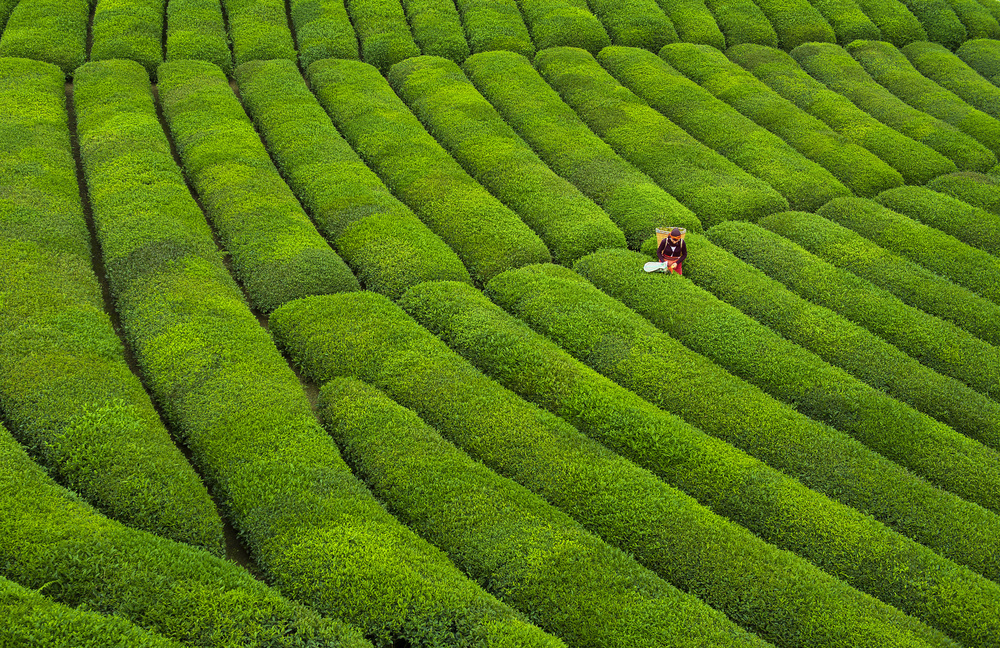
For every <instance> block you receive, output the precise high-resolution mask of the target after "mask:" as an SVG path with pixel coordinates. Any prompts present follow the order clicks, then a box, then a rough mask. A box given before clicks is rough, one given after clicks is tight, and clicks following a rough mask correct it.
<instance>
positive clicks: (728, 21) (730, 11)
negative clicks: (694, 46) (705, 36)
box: [684, 0, 778, 50]
mask: <svg viewBox="0 0 1000 648" xmlns="http://www.w3.org/2000/svg"><path fill="white" fill-rule="evenodd" d="M705 6H706V7H708V9H709V11H711V12H712V14H713V15H714V16H715V21H716V24H718V25H719V29H720V31H722V33H723V34H725V37H726V43H725V44H726V45H728V46H729V47H732V46H733V45H740V44H742V43H757V44H758V45H767V46H768V47H777V46H778V33H777V32H776V31H774V27H773V26H772V25H771V21H770V20H768V19H767V16H765V15H764V12H763V11H761V10H760V7H758V6H757V5H756V4H755V3H754V2H753V1H752V0H705ZM684 42H686V43H687V42H690V43H693V42H695V41H688V40H686V39H685V41H684ZM705 45H712V46H713V47H715V46H716V44H715V43H705ZM719 49H720V50H722V49H725V48H724V47H720V48H719Z"/></svg>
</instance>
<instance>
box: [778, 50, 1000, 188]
mask: <svg viewBox="0 0 1000 648" xmlns="http://www.w3.org/2000/svg"><path fill="white" fill-rule="evenodd" d="M791 54H792V58H794V59H795V60H796V61H797V62H798V64H799V65H800V66H801V67H802V69H803V70H805V71H806V72H808V73H809V74H810V75H811V76H812V77H813V78H815V79H817V80H819V81H820V82H822V83H823V84H824V85H826V86H827V87H828V88H829V89H830V90H833V91H834V92H837V93H838V94H841V95H843V96H845V97H847V98H848V99H850V100H851V102H852V103H854V105H856V106H857V107H858V108H860V109H862V110H864V111H865V112H867V113H868V114H870V115H871V116H872V117H874V118H875V119H877V120H879V121H880V122H882V123H883V124H885V125H886V126H889V127H891V128H893V129H895V130H897V131H899V132H900V133H902V134H903V135H906V136H907V137H910V138H911V139H913V140H915V141H917V142H920V143H921V144H925V145H927V146H929V147H930V148H932V149H934V150H935V151H937V152H939V153H941V154H942V155H944V156H946V157H948V158H949V159H950V160H952V161H953V162H954V163H955V165H956V166H957V167H958V168H959V169H962V170H973V171H987V170H989V169H990V168H991V167H993V166H994V165H995V164H996V162H995V160H996V159H997V158H996V156H995V155H994V154H993V152H992V151H990V150H989V149H988V148H986V147H985V146H983V145H982V144H980V143H979V142H977V141H976V140H974V139H973V138H972V137H970V136H969V135H966V134H965V133H963V132H961V131H960V130H958V129H957V128H956V127H954V126H952V125H951V124H949V123H947V122H944V121H942V120H940V119H938V118H936V117H932V116H931V115H929V114H927V113H925V112H922V111H920V110H917V109H916V108H913V107H912V106H910V105H909V104H907V103H905V102H904V101H903V100H902V99H900V98H899V97H897V96H895V95H894V94H892V93H891V92H889V91H888V90H886V89H885V88H883V87H882V86H881V85H879V84H878V83H876V82H875V80H874V79H872V77H871V76H870V75H869V74H868V72H866V71H865V69H864V68H863V67H861V64H860V63H858V62H857V61H855V60H854V59H853V58H852V57H851V55H850V54H848V53H847V51H846V50H844V49H843V48H841V47H837V46H831V45H824V46H822V47H813V46H811V45H804V46H802V47H797V48H795V49H794V50H792V52H791Z"/></svg>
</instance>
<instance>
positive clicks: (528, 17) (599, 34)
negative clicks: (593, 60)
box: [517, 0, 611, 54]
mask: <svg viewBox="0 0 1000 648" xmlns="http://www.w3.org/2000/svg"><path fill="white" fill-rule="evenodd" d="M517 4H518V6H519V7H520V8H521V15H522V16H524V22H525V24H526V25H527V26H528V30H529V31H531V39H532V40H533V41H534V43H535V49H537V50H538V51H541V50H543V49H548V48H550V47H580V48H582V49H585V50H587V51H589V52H592V53H594V54H596V53H597V52H599V51H601V48H602V47H607V46H608V45H610V44H611V37H610V36H608V32H606V31H605V30H604V26H603V25H602V24H601V21H600V20H598V19H597V16H595V15H594V14H592V13H591V12H590V7H589V5H588V4H587V0H517Z"/></svg>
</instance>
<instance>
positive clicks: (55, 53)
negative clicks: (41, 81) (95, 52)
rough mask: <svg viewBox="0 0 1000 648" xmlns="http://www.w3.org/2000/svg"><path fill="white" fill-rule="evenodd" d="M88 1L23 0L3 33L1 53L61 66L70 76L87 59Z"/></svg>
mask: <svg viewBox="0 0 1000 648" xmlns="http://www.w3.org/2000/svg"><path fill="white" fill-rule="evenodd" d="M91 9H92V4H91V3H90V2H89V1H88V0H20V1H19V2H18V3H17V6H16V7H14V10H13V11H12V12H11V14H10V18H8V19H7V25H6V26H5V28H4V30H3V35H2V36H0V56H10V57H19V58H29V59H34V60H36V61H45V62H47V63H54V64H55V65H58V66H59V67H60V68H61V69H62V71H63V73H64V74H65V75H66V76H67V77H69V76H71V75H72V74H73V70H75V69H76V68H78V67H79V66H81V65H83V64H84V63H85V62H86V61H87V23H88V22H89V21H90V12H91Z"/></svg>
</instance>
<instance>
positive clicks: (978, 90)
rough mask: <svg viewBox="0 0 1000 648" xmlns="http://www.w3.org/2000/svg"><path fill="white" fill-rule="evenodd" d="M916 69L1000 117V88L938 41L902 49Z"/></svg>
mask: <svg viewBox="0 0 1000 648" xmlns="http://www.w3.org/2000/svg"><path fill="white" fill-rule="evenodd" d="M900 51H901V52H903V55H904V56H906V58H907V59H908V60H909V61H910V63H911V64H912V65H913V67H914V69H916V70H917V71H918V72H920V74H922V75H923V76H925V77H927V78H928V79H930V80H931V81H933V82H934V83H936V84H938V85H939V86H941V87H942V88H944V89H946V90H948V91H950V92H953V93H954V94H955V96H957V97H958V98H960V99H961V100H962V101H964V102H965V103H967V104H969V105H970V106H972V107H973V108H976V109H978V110H981V111H983V112H984V113H986V114H987V115H990V116H992V117H994V118H1000V88H998V87H997V86H995V85H993V84H992V83H990V82H989V81H988V80H986V79H984V78H983V77H982V76H980V75H979V73H978V72H976V71H975V70H973V69H972V68H971V67H969V66H968V65H966V64H965V62H964V61H962V59H961V58H959V57H958V56H957V55H956V54H954V53H952V52H950V51H949V50H947V49H945V48H944V47H943V46H941V45H939V44H938V43H910V44H909V45H907V46H906V47H904V48H902V50H900Z"/></svg>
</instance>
